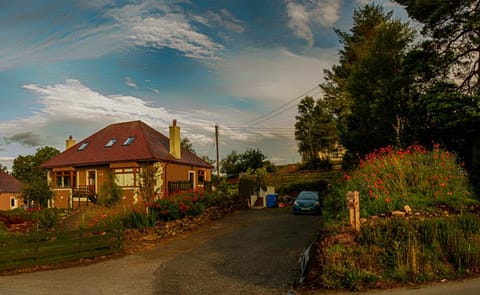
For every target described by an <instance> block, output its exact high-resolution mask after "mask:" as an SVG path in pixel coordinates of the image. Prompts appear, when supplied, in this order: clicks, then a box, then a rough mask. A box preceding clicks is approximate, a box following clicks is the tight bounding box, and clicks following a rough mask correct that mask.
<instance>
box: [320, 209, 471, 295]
mask: <svg viewBox="0 0 480 295" xmlns="http://www.w3.org/2000/svg"><path fill="white" fill-rule="evenodd" d="M479 243H480V217H479V216H477V215H471V214H464V215H458V216H451V217H444V218H440V217H436V218H430V219H424V220H422V219H411V220H406V219H395V218H394V219H385V220H380V221H377V222H376V223H375V224H370V225H368V224H366V225H364V226H362V228H361V232H360V233H359V235H358V238H357V240H356V241H355V244H354V245H348V244H342V243H333V244H330V245H325V244H324V245H323V247H321V248H320V249H319V251H320V252H321V254H320V257H322V261H321V263H322V265H323V270H322V272H321V273H320V274H319V276H318V278H317V280H318V282H319V284H320V285H321V286H322V287H324V288H332V287H334V288H348V289H352V290H358V289H362V288H365V287H375V286H378V285H385V284H387V285H388V284H397V283H407V282H426V281H432V280H440V279H445V278H458V277H463V276H465V275H469V274H474V273H476V274H478V273H480V247H478V245H479Z"/></svg>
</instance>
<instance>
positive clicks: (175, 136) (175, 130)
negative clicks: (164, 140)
mask: <svg viewBox="0 0 480 295" xmlns="http://www.w3.org/2000/svg"><path fill="white" fill-rule="evenodd" d="M169 129H170V155H172V156H174V157H175V159H181V158H182V153H181V151H180V150H181V148H180V127H178V126H177V120H173V124H172V126H170V127H169Z"/></svg>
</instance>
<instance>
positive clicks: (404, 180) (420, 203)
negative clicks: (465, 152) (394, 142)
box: [338, 145, 476, 217]
mask: <svg viewBox="0 0 480 295" xmlns="http://www.w3.org/2000/svg"><path fill="white" fill-rule="evenodd" d="M347 191H358V192H360V208H361V215H362V216H363V217H366V216H370V215H372V214H379V213H388V212H391V211H393V210H399V209H402V208H403V206H404V205H409V206H411V207H412V208H413V209H414V210H415V209H416V210H425V209H427V208H429V207H435V206H439V205H446V206H448V207H450V208H455V209H462V208H464V207H465V206H466V205H469V204H472V203H476V201H475V200H474V199H473V198H472V197H471V191H470V187H469V184H468V178H467V175H466V172H465V171H464V169H463V168H462V167H461V165H459V164H458V163H457V159H456V157H455V155H454V154H452V153H450V152H448V151H445V150H442V149H440V147H439V146H438V145H435V146H434V148H433V150H426V149H425V148H423V147H422V146H418V145H414V146H410V147H409V148H407V149H396V148H393V147H390V146H389V147H386V148H382V149H379V150H377V151H375V152H374V153H371V154H368V155H367V156H366V157H365V158H364V159H363V160H361V161H360V165H359V167H358V168H357V169H356V170H353V171H351V172H350V173H345V185H344V186H342V189H341V190H339V192H338V193H339V194H340V196H339V197H340V198H341V197H343V198H344V197H345V195H346V192H347Z"/></svg>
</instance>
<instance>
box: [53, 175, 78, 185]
mask: <svg viewBox="0 0 480 295" xmlns="http://www.w3.org/2000/svg"><path fill="white" fill-rule="evenodd" d="M53 180H54V184H55V188H72V187H75V186H76V182H77V172H76V171H56V172H53Z"/></svg>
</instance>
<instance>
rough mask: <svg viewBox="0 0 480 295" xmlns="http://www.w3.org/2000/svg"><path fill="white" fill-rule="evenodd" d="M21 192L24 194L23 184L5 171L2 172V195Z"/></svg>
mask: <svg viewBox="0 0 480 295" xmlns="http://www.w3.org/2000/svg"><path fill="white" fill-rule="evenodd" d="M20 192H22V182H21V181H20V180H18V179H16V178H15V177H13V176H11V175H9V174H7V173H6V172H4V171H3V170H0V193H20Z"/></svg>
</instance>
